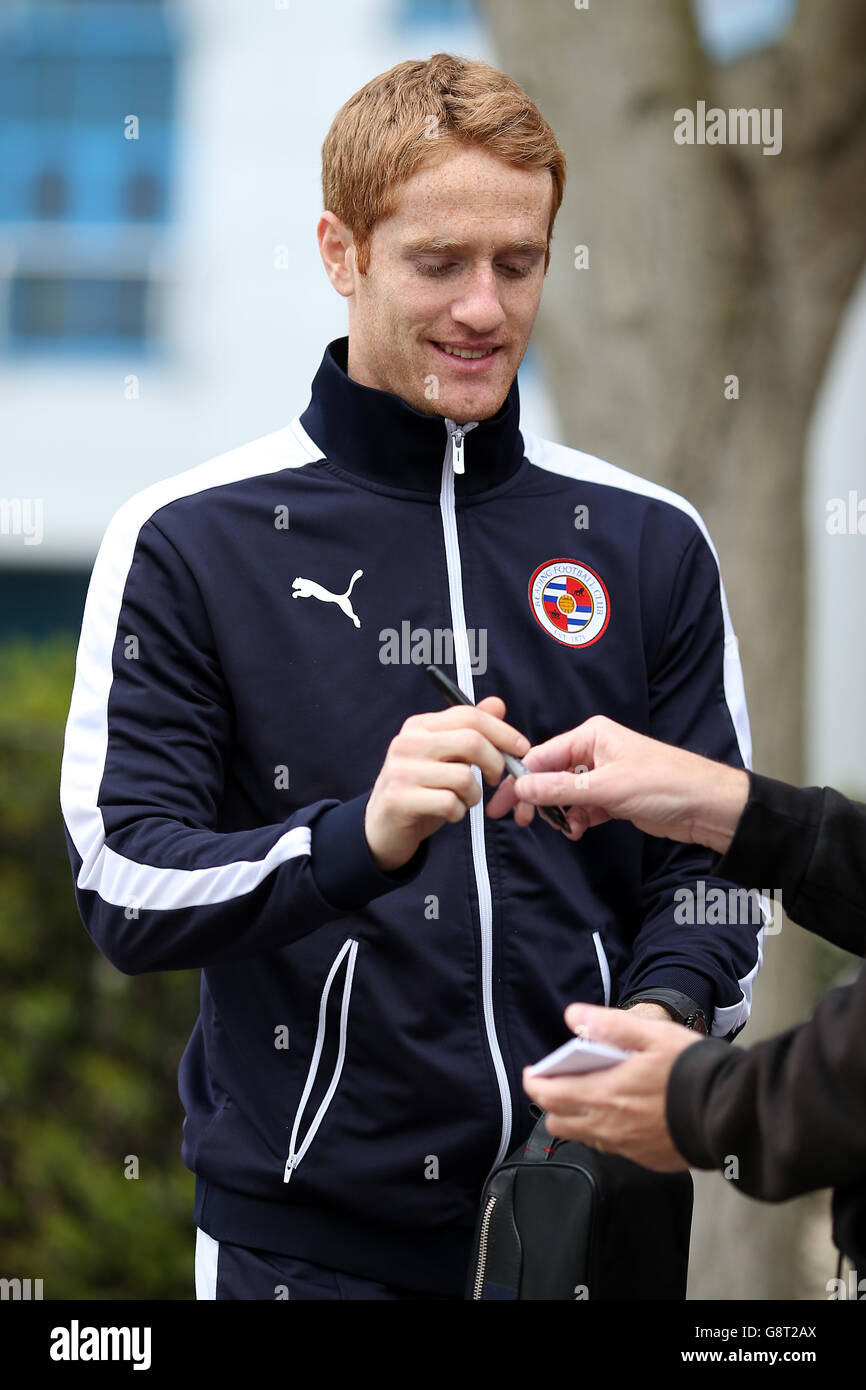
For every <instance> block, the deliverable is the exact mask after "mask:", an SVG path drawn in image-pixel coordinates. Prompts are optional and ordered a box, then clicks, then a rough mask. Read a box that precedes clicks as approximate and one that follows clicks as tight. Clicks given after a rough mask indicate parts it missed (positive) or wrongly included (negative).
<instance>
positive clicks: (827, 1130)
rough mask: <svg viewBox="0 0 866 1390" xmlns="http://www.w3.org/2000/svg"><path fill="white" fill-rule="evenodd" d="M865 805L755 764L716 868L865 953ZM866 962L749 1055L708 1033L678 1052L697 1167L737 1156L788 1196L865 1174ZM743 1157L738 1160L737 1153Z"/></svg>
mask: <svg viewBox="0 0 866 1390" xmlns="http://www.w3.org/2000/svg"><path fill="white" fill-rule="evenodd" d="M864 851H866V806H863V805H861V804H859V803H856V802H851V801H848V800H847V799H846V798H845V797H843V796H841V795H840V794H839V793H838V792H835V791H833V790H832V789H830V788H819V787H807V788H796V787H788V786H786V785H785V784H784V783H782V782H777V781H775V780H774V779H772V778H767V777H760V776H757V775H756V774H750V794H749V800H748V803H747V805H746V808H745V810H744V811H743V815H742V816H741V818H740V821H739V824H738V826H737V830H736V834H735V836H734V839H733V840H732V842H731V845H730V847H729V849H728V851H727V853H726V854H725V855H724V857H723V858H722V860H721V861H720V863H719V864H718V865H717V866H716V872H717V873H720V874H723V875H724V877H725V878H728V879H732V880H733V881H734V882H736V883H740V884H742V886H743V887H763V888H764V889H765V890H766V889H767V888H768V886H772V887H774V888H780V889H781V892H782V899H783V902H784V905H785V909H786V911H787V913H788V915H789V917H790V918H791V919H792V921H796V922H800V923H801V924H802V925H803V926H805V927H807V928H808V929H809V930H811V931H814V932H816V933H817V934H818V935H820V936H822V937H824V938H825V939H826V940H828V941H832V942H835V943H836V944H837V945H840V946H843V947H845V948H846V949H847V950H849V951H854V952H856V953H858V954H860V955H863V954H864V946H866V853H864ZM864 1019H866V969H864V970H861V972H860V975H859V977H858V979H857V981H856V982H855V983H854V984H853V985H849V986H844V987H842V988H837V989H832V990H829V991H828V992H827V993H826V994H824V995H823V996H822V998H821V999H820V1001H819V1003H818V1005H817V1007H816V1008H815V1010H814V1013H813V1014H812V1016H811V1018H810V1019H809V1020H808V1021H807V1022H805V1023H802V1024H799V1025H798V1026H797V1027H794V1028H790V1029H788V1030H787V1031H786V1032H784V1033H782V1034H780V1035H778V1036H777V1037H774V1038H769V1039H767V1040H765V1041H763V1042H760V1043H757V1044H755V1046H753V1047H751V1048H750V1049H749V1050H748V1051H746V1050H745V1049H743V1048H740V1047H736V1046H735V1047H731V1046H729V1045H728V1044H725V1043H722V1042H720V1041H718V1040H716V1039H708V1040H706V1041H705V1042H703V1043H700V1044H698V1045H696V1046H695V1047H690V1048H687V1049H686V1050H685V1051H684V1052H683V1053H682V1054H681V1056H680V1057H679V1058H678V1059H677V1061H676V1063H675V1065H674V1068H673V1070H672V1072H671V1077H670V1081H669V1083H668V1091H667V1118H668V1124H669V1127H670V1131H671V1136H672V1138H673V1141H674V1143H675V1145H676V1147H677V1148H678V1149H679V1151H680V1153H681V1154H682V1155H683V1157H684V1158H686V1159H687V1160H688V1161H689V1163H690V1164H692V1166H693V1167H696V1168H725V1167H728V1166H730V1169H731V1175H732V1176H734V1175H736V1178H737V1181H738V1186H739V1187H740V1188H741V1189H742V1190H743V1191H744V1192H746V1193H748V1194H749V1195H750V1196H752V1197H760V1198H763V1199H765V1200H768V1201H781V1200H783V1199H785V1198H787V1197H792V1196H795V1195H796V1194H798V1193H802V1192H808V1191H811V1190H813V1189H816V1188H822V1187H830V1186H832V1187H843V1186H846V1185H850V1184H852V1183H854V1182H857V1181H859V1182H861V1183H862V1181H863V1174H864V1171H866V1028H864ZM732 1159H736V1165H733V1164H732V1163H731V1160H732Z"/></svg>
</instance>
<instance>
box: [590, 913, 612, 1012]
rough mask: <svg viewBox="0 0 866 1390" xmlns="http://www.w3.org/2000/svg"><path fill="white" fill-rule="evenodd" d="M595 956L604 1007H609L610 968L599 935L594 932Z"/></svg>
mask: <svg viewBox="0 0 866 1390" xmlns="http://www.w3.org/2000/svg"><path fill="white" fill-rule="evenodd" d="M592 940H593V944H594V946H595V954H596V956H597V957H598V969H599V974H600V975H601V987H602V989H603V990H604V1007H605V1008H606V1009H607V1008H609V1007H610V966H609V965H608V963H607V953H606V951H605V949H604V943H603V942H602V939H601V933H600V932H597V931H594V932H593V934H592Z"/></svg>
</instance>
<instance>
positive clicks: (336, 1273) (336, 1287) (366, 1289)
mask: <svg viewBox="0 0 866 1390" xmlns="http://www.w3.org/2000/svg"><path fill="white" fill-rule="evenodd" d="M195 1294H196V1298H198V1299H210V1298H221V1299H239V1298H253V1299H267V1300H268V1301H269V1302H274V1301H279V1300H288V1301H290V1302H291V1301H293V1300H302V1301H304V1302H310V1301H311V1300H318V1299H376V1300H382V1299H424V1300H433V1301H439V1302H442V1301H446V1302H457V1301H459V1300H456V1299H446V1298H443V1296H442V1295H438V1294H430V1293H418V1292H417V1291H415V1290H412V1289H405V1288H401V1287H400V1286H399V1285H396V1284H380V1283H378V1282H377V1281H376V1280H375V1279H364V1278H362V1277H361V1276H360V1275H358V1274H345V1273H343V1272H342V1271H341V1270H338V1269H326V1268H325V1267H324V1265H317V1264H313V1263H311V1262H310V1261H309V1260H297V1259H295V1257H294V1256H293V1255H280V1254H277V1253H276V1252H275V1251H272V1250H250V1249H248V1248H247V1246H245V1245H230V1244H229V1243H228V1242H227V1241H224V1240H214V1239H213V1237H212V1236H209V1235H207V1234H206V1233H205V1232H204V1231H202V1230H201V1229H198V1230H197V1235H196V1247H195Z"/></svg>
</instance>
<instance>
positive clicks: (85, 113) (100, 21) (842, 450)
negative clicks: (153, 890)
mask: <svg viewBox="0 0 866 1390" xmlns="http://www.w3.org/2000/svg"><path fill="white" fill-rule="evenodd" d="M639 3H643V0H639ZM795 7H796V0H760V3H758V0H694V12H695V15H696V19H697V20H698V23H699V25H700V29H701V34H702V37H703V41H704V43H705V46H706V47H707V49H708V51H709V52H710V53H711V54H712V56H713V57H714V58H715V59H716V60H717V61H728V60H730V59H731V58H733V57H736V56H739V55H740V54H741V53H742V52H744V51H749V49H750V48H756V47H760V46H761V45H762V44H765V43H768V42H772V41H773V39H774V37H775V36H776V35H777V34H778V33H779V32H780V30H781V29H782V28H783V27H784V25H786V24H787V23H789V22H790V19H791V16H792V14H793V12H794V9H795ZM440 49H444V50H446V51H453V52H456V53H462V54H467V55H471V56H474V57H480V58H484V59H487V60H488V61H493V62H495V61H496V58H495V53H494V51H493V48H492V45H491V43H490V41H489V38H488V36H487V33H486V30H485V28H484V25H483V19H482V16H481V14H480V12H479V10H478V9H477V8H476V6H475V5H474V4H472V3H471V0H331V3H329V4H328V5H327V6H322V5H315V4H311V3H309V2H308V0H109V2H108V3H106V0H3V3H2V5H0V636H2V635H5V634H8V633H10V632H16V631H19V632H25V633H31V634H39V633H46V632H49V631H52V630H55V629H57V628H63V629H66V630H73V631H74V630H77V627H78V624H79V621H80V615H81V610H82V606H83V602H84V594H85V591H86V585H87V580H88V577H89V573H90V567H91V565H92V562H93V558H94V556H95V553H96V549H97V547H98V544H99V541H100V538H101V536H102V534H103V531H104V529H105V526H106V524H107V522H108V520H109V518H110V517H111V515H112V513H113V512H114V511H115V510H116V508H117V507H118V506H119V505H120V504H121V503H122V502H123V501H124V500H125V499H126V498H127V497H129V496H130V495H131V494H132V493H133V492H136V491H138V490H139V489H140V488H143V487H146V486H147V485H148V484H150V483H152V482H154V481H156V480H157V479H159V478H162V477H167V476H169V475H171V474H174V473H177V472H180V471H182V470H183V469H186V468H190V467H193V466H194V465H195V464H197V463H200V462H201V461H202V460H204V459H207V458H210V457H213V456H214V455H216V454H219V453H222V452H224V451H226V450H228V449H231V448H233V447H235V446H236V445H239V444H243V443H245V442H247V441H248V440H251V439H254V438H256V437H258V436H259V435H262V434H265V433H267V432H268V431H270V430H274V429H277V428H279V427H281V426H282V425H285V424H287V423H288V421H289V420H290V419H291V418H292V417H293V416H294V415H295V414H297V413H298V412H299V411H301V410H302V409H303V408H304V407H305V405H306V403H307V400H308V396H309V385H310V381H311V379H312V376H313V375H314V373H315V370H316V367H317V366H318V363H319V361H320V359H321V355H322V352H323V349H324V346H325V344H326V343H327V342H328V341H330V340H331V339H332V338H334V337H337V336H340V335H341V334H343V333H345V332H346V328H347V318H346V308H345V304H344V301H343V300H342V299H341V298H340V297H339V296H338V295H337V294H336V293H335V292H334V291H333V289H332V288H331V286H330V284H329V283H328V281H327V278H326V276H325V272H324V269H323V267H322V265H321V261H320V259H319V254H318V248H317V245H316V237H315V227H316V223H317V221H318V217H319V215H320V211H321V191H320V184H319V175H320V164H319V160H320V147H321V142H322V139H323V138H324V135H325V133H326V131H327V129H328V126H329V125H330V122H331V120H332V118H333V116H334V113H335V112H336V110H337V108H338V107H339V106H340V105H341V104H342V102H343V101H344V100H345V99H346V98H347V97H348V96H349V95H350V94H351V93H352V92H354V91H356V90H357V89H358V88H359V87H360V86H362V85H363V84H364V83H365V82H366V81H368V80H369V78H370V77H371V76H372V75H374V74H375V73H378V72H381V71H383V70H385V69H387V68H389V67H390V66H392V65H393V64H394V63H396V62H398V61H401V60H402V59H405V58H407V57H426V56H428V55H429V54H430V53H433V52H436V51H437V50H440ZM554 245H555V246H556V243H554ZM857 306H859V307H857ZM857 306H855V308H854V309H852V313H851V315H849V322H848V323H847V324H846V329H845V333H844V334H843V335H841V336H840V342H839V344H838V347H837V352H836V354H835V355H834V360H833V364H832V367H831V371H830V372H829V373H828V379H827V382H826V383H825V387H824V390H823V392H822V398H821V404H820V407H819V410H818V412H817V413H816V428H815V431H814V433H813V444H812V455H811V481H810V492H809V495H808V497H807V510H806V521H807V533H808V538H809V544H810V553H811V557H812V558H811V569H812V574H813V576H814V578H815V582H814V583H812V584H811V585H810V593H811V594H812V595H813V596H815V597H813V598H812V600H811V602H812V605H813V607H812V612H811V613H810V614H809V615H807V617H806V618H805V619H804V620H805V621H807V622H808V624H809V633H810V642H811V644H812V649H811V658H812V659H811V672H812V674H811V676H810V680H811V696H812V702H811V708H812V715H811V719H812V740H811V742H812V747H813V766H814V776H815V777H816V778H818V779H826V780H830V781H833V780H836V781H839V782H840V783H842V784H843V785H844V784H846V779H847V784H848V785H851V783H850V776H851V769H852V767H854V768H857V767H859V768H866V731H859V732H858V725H857V718H856V715H857V712H858V710H859V692H860V690H861V689H862V688H863V685H864V684H866V643H864V642H863V640H862V634H859V633H858V632H857V623H858V621H859V618H858V612H857V610H858V606H859V599H860V595H861V594H862V591H863V577H864V554H866V536H860V537H858V536H856V535H851V536H845V537H831V536H829V535H828V534H827V532H826V529H825V525H824V520H825V501H826V499H829V498H832V497H835V496H837V495H841V493H845V494H846V495H847V493H848V492H849V491H850V489H856V488H858V487H859V495H860V496H862V497H863V498H864V499H866V466H864V460H863V451H862V443H861V441H862V437H863V415H864V407H863V400H862V390H861V388H860V385H859V382H858V380H857V379H856V367H857V364H860V378H859V380H860V381H862V363H863V361H864V359H866V292H864V294H861V295H860V296H859V298H858V301H857ZM520 384H521V397H522V403H523V414H524V420H525V422H526V424H527V426H528V427H529V428H531V429H533V430H535V431H536V432H538V433H540V434H542V435H547V436H550V437H553V438H560V437H561V436H560V434H559V427H558V423H557V418H556V414H555V410H554V408H553V405H552V402H551V400H550V398H549V395H548V392H547V390H546V387H545V383H544V380H543V378H542V376H541V373H540V371H539V368H538V364H537V360H536V359H535V357H534V355H533V353H532V351H531V350H530V352H529V353H528V354H527V357H526V359H525V362H524V365H523V367H522V368H521V371H520ZM564 442H567V443H569V444H572V445H575V446H577V447H580V443H581V441H580V440H577V439H574V440H567V441H564ZM615 461H616V460H614V462H615ZM852 625H853V630H854V633H855V637H856V638H857V639H859V640H853V641H852V640H851V637H852ZM840 730H844V731H845V733H844V736H843V735H842V734H840ZM852 743H853V744H854V745H855V746H854V748H853V749H852ZM860 780H861V781H866V774H863V775H862V776H861V779H860Z"/></svg>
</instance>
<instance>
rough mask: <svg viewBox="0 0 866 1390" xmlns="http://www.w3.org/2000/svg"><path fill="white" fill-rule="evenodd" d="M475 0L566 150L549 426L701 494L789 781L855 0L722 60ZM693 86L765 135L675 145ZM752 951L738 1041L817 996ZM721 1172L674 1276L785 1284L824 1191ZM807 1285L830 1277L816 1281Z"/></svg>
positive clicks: (855, 118) (668, 8)
mask: <svg viewBox="0 0 866 1390" xmlns="http://www.w3.org/2000/svg"><path fill="white" fill-rule="evenodd" d="M485 10H486V14H487V18H488V21H489V24H490V28H491V31H492V34H493V38H494V43H495V46H496V49H497V51H498V60H499V62H500V65H501V66H502V67H503V69H504V70H505V71H507V72H508V73H509V75H510V76H511V77H513V78H514V79H515V80H516V81H517V82H519V83H520V84H521V86H523V87H524V89H525V90H526V92H527V93H528V94H529V95H530V96H531V97H532V99H533V100H534V101H536V102H537V104H538V105H539V107H540V109H541V111H542V113H543V115H544V116H545V118H546V119H547V121H548V122H549V124H550V125H551V127H552V128H553V130H554V132H555V134H556V137H557V139H558V141H559V144H560V145H561V146H562V148H563V150H564V151H565V154H566V158H567V159H568V181H567V185H566V196H565V201H564V203H563V206H562V209H561V210H560V213H559V217H558V219H557V224H556V231H555V235H554V242H553V253H552V257H551V264H550V269H549V272H548V281H549V283H548V284H547V285H546V287H545V294H544V297H543V299H542V305H541V310H540V312H539V317H538V322H537V327H536V333H535V343H536V345H537V347H538V349H539V351H540V353H541V355H542V356H543V358H544V360H545V365H546V369H547V374H548V379H549V381H550V383H551V387H552V391H553V395H554V399H555V401H556V403H557V405H558V409H559V414H560V418H561V420H562V424H563V434H562V442H563V443H566V444H570V445H572V446H574V447H576V448H580V449H583V450H585V451H587V452H589V453H593V454H597V455H599V456H600V457H602V458H605V459H607V460H609V461H610V462H612V463H615V464H618V465H620V466H621V467H624V468H627V469H629V470H630V471H633V472H636V473H639V474H641V475H643V476H644V477H649V478H653V479H655V480H656V481H658V482H660V483H663V484H664V485H665V486H667V487H671V488H673V489H674V490H675V491H677V492H680V493H682V494H683V495H684V496H685V497H687V498H688V499H689V500H690V501H691V502H693V503H694V505H695V506H696V507H697V508H698V509H699V511H700V512H701V513H702V515H703V516H704V519H705V521H706V523H707V526H708V528H709V530H710V534H711V535H712V537H713V540H714V542H715V544H716V548H717V550H718V552H719V557H720V561H721V566H722V574H723V578H724V582H725V587H726V589H727V594H728V601H729V605H730V609H731V615H732V619H733V624H734V628H735V630H736V632H737V635H738V638H739V642H740V654H741V658H742V663H743V670H744V676H745V684H746V694H747V698H748V703H749V714H750V719H751V725H752V734H753V741H754V764H755V766H756V768H757V769H758V770H759V771H762V772H766V773H768V774H770V775H772V776H776V777H781V778H785V779H787V780H789V781H794V782H797V781H801V780H802V777H803V732H804V723H803V684H804V681H803V675H804V642H803V613H804V596H805V587H804V537H803V522H802V505H803V496H804V487H803V473H804V451H805V436H806V430H807V427H808V424H809V419H810V414H811V409H812V403H813V400H814V397H815V394H816V391H817V388H818V386H819V384H820V380H821V375H822V372H823V369H824V365H825V362H826V359H827V356H828V353H829V349H830V347H831V345H832V341H833V336H834V333H835V331H836V328H837V325H838V322H839V319H840V316H841V314H842V311H843V309H844V306H845V303H846V300H847V299H848V296H849V294H850V293H851V290H852V288H853V285H854V283H855V281H856V279H857V276H858V273H859V271H860V268H861V266H862V263H863V258H864V253H866V215H864V214H866V123H864V120H863V113H864V110H866V64H864V62H863V55H864V50H866V9H864V8H863V7H862V6H860V5H859V3H858V0H837V3H836V4H835V5H834V6H833V7H823V6H816V5H815V4H812V5H811V6H809V5H808V3H801V5H800V9H799V11H798V15H797V18H796V20H795V23H794V25H793V26H792V28H791V30H790V31H789V33H788V34H787V35H786V37H785V39H784V40H783V41H782V42H781V43H779V44H777V45H776V46H774V47H773V48H771V49H768V50H766V51H764V52H763V53H761V54H759V55H757V56H752V57H750V58H747V59H742V60H740V61H738V62H736V63H733V64H731V65H728V66H726V67H718V66H716V65H714V64H712V63H711V62H709V61H708V60H707V58H706V57H705V56H704V54H703V52H702V50H701V48H700V47H699V44H698V40H697V37H696V34H695V31H694V27H693V23H692V18H691V10H690V6H689V4H688V0H654V3H653V4H652V5H647V4H646V3H645V0H631V3H629V4H624V3H623V0H620V3H619V4H618V5H617V6H616V8H615V11H614V9H613V7H611V6H604V5H601V4H592V5H591V6H590V8H589V9H587V10H577V9H575V8H573V7H571V6H568V5H565V4H563V3H561V0H534V3H533V4H532V5H527V4H525V3H520V0H486V3H485ZM699 100H702V101H705V102H706V105H707V108H709V107H712V106H718V107H722V108H723V109H725V110H727V109H729V108H731V107H758V108H770V109H771V110H772V109H774V108H781V110H782V149H781V152H780V153H779V154H777V155H765V154H764V153H763V149H762V146H761V145H732V144H726V145H722V144H719V145H699V144H694V145H678V144H676V143H675V141H674V138H673V133H674V123H675V120H674V113H675V111H676V110H677V109H678V108H682V107H685V108H688V109H690V110H691V111H695V108H696V104H697V102H698V101H699ZM577 246H586V247H587V248H588V261H589V263H588V267H587V268H585V269H577V268H575V249H574V248H575V247H577ZM732 377H735V378H736V385H734V384H733V383H732V382H731V378H732ZM735 392H736V394H735ZM767 886H773V885H767ZM765 951H766V953H765V965H764V968H763V970H762V971H761V973H760V976H759V977H758V981H757V987H756V991H755V1007H754V1012H753V1019H752V1021H751V1022H750V1023H749V1025H748V1027H747V1029H746V1030H745V1032H744V1034H743V1035H741V1038H740V1039H739V1040H738V1041H740V1042H745V1043H749V1042H753V1041H755V1040H756V1039H757V1038H758V1037H760V1036H766V1035H767V1034H769V1033H775V1032H777V1031H779V1030H780V1029H782V1028H784V1027H786V1026H789V1025H790V1024H791V1023H792V1022H795V1021H797V1020H798V1019H800V1018H802V1017H803V1016H804V1015H805V1014H806V1013H807V1012H808V1009H809V1007H810V1006H811V1004H812V1002H813V1001H814V994H815V989H814V985H813V970H812V949H811V941H810V938H809V937H808V936H807V935H806V934H805V933H804V932H802V931H800V930H799V929H798V928H797V927H794V926H792V925H791V924H789V923H787V922H786V924H785V926H784V929H783V930H782V932H781V934H780V935H778V936H776V937H772V938H770V939H769V940H766V941H765ZM735 1186H736V1184H735V1183H733V1182H730V1183H729V1182H725V1180H724V1179H723V1178H722V1177H721V1176H720V1175H718V1174H708V1175H700V1177H699V1178H698V1181H697V1188H696V1213H695V1235H694V1239H693V1245H692V1249H693V1260H692V1266H693V1268H692V1279H691V1283H690V1297H693V1298H765V1299H769V1298H792V1297H798V1296H803V1294H804V1292H807V1290H806V1288H805V1285H804V1282H803V1277H802V1275H801V1272H800V1267H801V1246H802V1243H803V1230H802V1225H803V1217H804V1214H805V1213H806V1212H807V1211H808V1210H809V1209H810V1208H813V1207H814V1206H815V1204H816V1202H817V1201H820V1202H821V1207H822V1209H823V1207H824V1206H825V1199H815V1198H804V1199H801V1200H800V1201H798V1202H795V1203H789V1204H786V1205H785V1206H783V1207H770V1206H768V1205H761V1206H756V1205H755V1204H754V1203H752V1202H750V1201H748V1200H744V1199H743V1198H742V1197H741V1196H739V1195H738V1194H737V1193H736V1192H735V1191H734V1190H733V1189H734V1188H735ZM828 1252H829V1247H828ZM833 1273H834V1270H833V1269H832V1268H829V1267H828V1269H827V1273H826V1277H827V1278H829V1277H830V1276H831V1275H832V1274H833ZM808 1292H810V1293H811V1296H821V1297H823V1296H825V1295H824V1292H823V1283H822V1285H821V1287H820V1289H816V1288H815V1287H814V1285H813V1287H812V1288H811V1290H809V1291H808Z"/></svg>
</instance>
